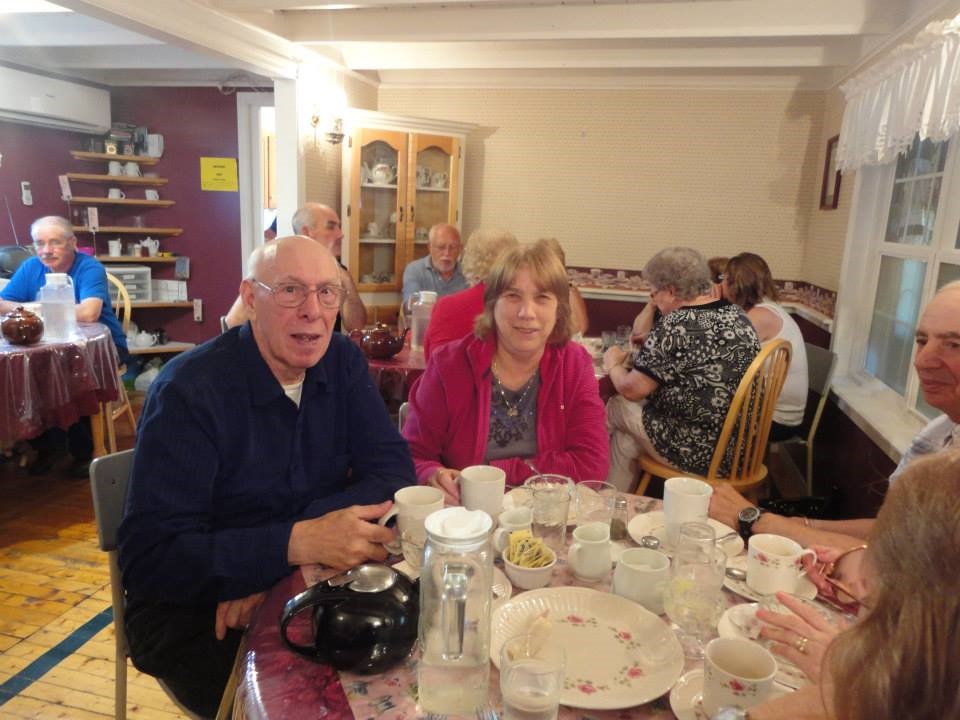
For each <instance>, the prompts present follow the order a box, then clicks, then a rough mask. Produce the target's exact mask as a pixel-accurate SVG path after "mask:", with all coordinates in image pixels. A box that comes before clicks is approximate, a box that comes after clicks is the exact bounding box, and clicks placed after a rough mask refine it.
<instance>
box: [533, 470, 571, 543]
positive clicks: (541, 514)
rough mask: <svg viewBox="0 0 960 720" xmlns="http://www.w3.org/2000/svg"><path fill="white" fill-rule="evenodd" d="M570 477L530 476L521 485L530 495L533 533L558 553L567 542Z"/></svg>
mask: <svg viewBox="0 0 960 720" xmlns="http://www.w3.org/2000/svg"><path fill="white" fill-rule="evenodd" d="M571 484H572V482H571V480H570V478H568V477H566V476H564V475H550V474H542V475H533V476H531V477H529V478H527V481H526V482H525V483H524V484H523V486H524V487H526V488H528V489H529V490H530V491H531V492H532V493H533V499H532V506H533V524H532V526H531V530H532V532H533V534H534V535H535V536H537V537H539V538H543V541H544V542H545V543H546V544H547V545H548V546H549V547H550V548H551V549H552V550H555V551H556V552H557V553H558V554H561V553H562V552H563V546H564V544H565V543H566V540H567V515H568V513H569V510H570V485H571Z"/></svg>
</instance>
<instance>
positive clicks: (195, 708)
mask: <svg viewBox="0 0 960 720" xmlns="http://www.w3.org/2000/svg"><path fill="white" fill-rule="evenodd" d="M215 621H216V606H215V605H209V606H204V607H196V606H192V607H191V606H181V605H170V604H167V603H151V602H142V601H141V602H138V601H136V600H131V601H129V602H128V604H127V609H126V622H125V623H124V624H125V626H126V631H127V644H128V646H129V648H130V659H131V660H132V661H133V664H134V666H135V667H136V668H137V669H138V670H140V671H141V672H145V673H147V674H148V675H153V676H154V677H156V678H159V679H161V680H163V681H164V682H165V683H166V684H167V686H168V687H169V688H170V689H171V690H172V691H173V694H174V695H176V697H177V700H179V701H180V702H181V703H183V705H184V706H185V707H187V708H188V709H189V710H190V711H191V712H194V713H196V714H197V715H201V716H203V717H206V718H212V717H214V716H215V715H216V714H217V708H218V707H219V705H220V698H221V697H222V695H223V690H224V688H225V687H226V686H227V680H228V679H229V677H230V670H231V669H232V668H233V660H234V657H235V656H236V654H237V648H238V647H239V646H240V638H241V637H242V634H243V633H242V632H241V631H240V630H227V635H226V637H225V638H224V639H223V640H217V636H216V634H215V627H214V625H215Z"/></svg>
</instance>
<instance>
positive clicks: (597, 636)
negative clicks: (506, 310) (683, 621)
mask: <svg viewBox="0 0 960 720" xmlns="http://www.w3.org/2000/svg"><path fill="white" fill-rule="evenodd" d="M544 612H546V617H547V619H548V620H549V621H550V623H551V627H550V632H549V633H548V634H547V640H546V642H547V643H548V644H552V643H556V644H558V645H560V646H561V647H562V648H563V650H564V653H565V655H566V673H565V677H564V681H563V689H562V690H561V691H560V703H561V704H563V705H567V706H569V707H575V708H583V709H586V710H617V709H621V708H628V707H633V706H635V705H641V704H643V703H646V702H650V701H651V700H653V699H654V698H657V697H660V696H661V695H663V694H664V693H666V692H667V691H668V690H669V689H670V687H671V686H672V685H673V684H674V682H676V680H677V678H678V677H680V673H681V672H683V649H682V648H681V647H680V642H679V641H678V640H677V638H676V636H675V635H674V634H673V632H672V631H671V630H670V628H669V626H668V625H667V624H666V623H665V622H664V621H663V620H661V619H660V618H659V617H657V616H656V615H654V614H653V613H651V612H649V611H648V610H645V609H644V608H643V607H641V606H640V605H637V604H636V603H632V602H630V601H629V600H626V599H624V598H622V597H620V596H619V595H612V594H611V593H606V592H598V591H596V590H591V589H590V588H581V587H559V588H543V589H540V590H531V591H529V592H525V593H520V594H519V595H517V596H516V597H514V598H512V599H511V600H508V601H506V602H504V603H502V604H501V605H500V606H499V607H497V608H496V609H495V610H494V612H493V620H492V633H491V635H492V638H491V642H490V659H491V660H492V661H493V664H494V665H496V666H497V667H499V666H500V649H501V647H502V646H503V643H504V641H506V640H507V639H508V638H510V637H513V636H514V635H520V634H523V633H524V632H526V631H527V630H528V629H529V627H530V625H531V623H533V621H534V620H536V618H538V617H539V616H541V615H542V614H543V613H544Z"/></svg>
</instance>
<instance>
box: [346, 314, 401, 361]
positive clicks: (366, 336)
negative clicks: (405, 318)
mask: <svg viewBox="0 0 960 720" xmlns="http://www.w3.org/2000/svg"><path fill="white" fill-rule="evenodd" d="M408 332H410V328H407V329H406V330H404V331H403V333H402V334H400V335H394V334H393V333H392V332H390V328H389V326H387V325H385V324H384V323H379V322H378V323H377V324H376V325H375V326H374V327H373V328H371V329H367V330H360V329H359V328H358V329H355V330H352V331H351V332H350V338H351V339H352V340H353V341H354V342H355V343H357V344H358V345H359V346H360V348H361V349H362V350H363V354H364V355H366V356H367V357H368V358H373V359H374V360H389V359H390V358H392V357H393V356H394V355H396V354H397V353H398V352H400V351H401V350H403V345H404V343H405V342H406V340H407V333H408Z"/></svg>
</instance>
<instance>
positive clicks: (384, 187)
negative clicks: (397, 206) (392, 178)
mask: <svg viewBox="0 0 960 720" xmlns="http://www.w3.org/2000/svg"><path fill="white" fill-rule="evenodd" d="M360 187H364V188H374V189H376V190H396V189H397V187H398V186H397V184H396V183H394V184H393V185H388V184H386V183H383V184H381V183H369V182H368V183H360Z"/></svg>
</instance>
